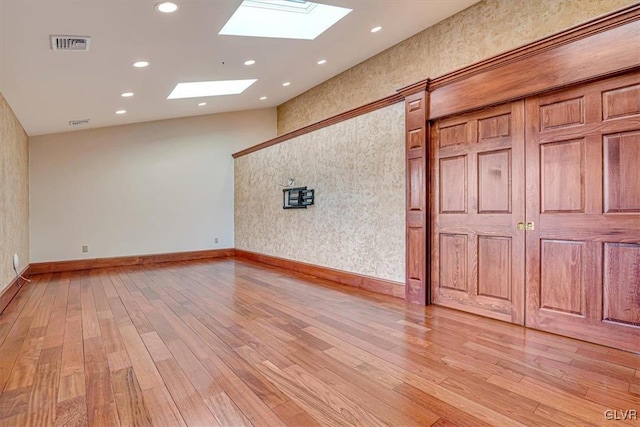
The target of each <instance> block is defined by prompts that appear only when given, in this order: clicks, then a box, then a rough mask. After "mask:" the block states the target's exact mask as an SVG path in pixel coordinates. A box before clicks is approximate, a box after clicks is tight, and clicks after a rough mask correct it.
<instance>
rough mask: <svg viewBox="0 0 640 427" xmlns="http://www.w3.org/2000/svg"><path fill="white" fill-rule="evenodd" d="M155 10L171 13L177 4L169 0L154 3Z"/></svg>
mask: <svg viewBox="0 0 640 427" xmlns="http://www.w3.org/2000/svg"><path fill="white" fill-rule="evenodd" d="M156 10H157V11H158V12H162V13H173V12H175V11H176V10H178V5H177V4H175V3H171V2H170V1H165V2H163V3H158V4H157V5H156Z"/></svg>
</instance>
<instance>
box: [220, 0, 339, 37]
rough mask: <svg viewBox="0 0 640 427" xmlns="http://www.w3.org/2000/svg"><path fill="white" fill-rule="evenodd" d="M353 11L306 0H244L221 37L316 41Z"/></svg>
mask: <svg viewBox="0 0 640 427" xmlns="http://www.w3.org/2000/svg"><path fill="white" fill-rule="evenodd" d="M349 12H351V9H347V8H344V7H338V6H330V5H326V4H320V3H312V2H310V1H302V0H244V1H243V2H242V4H240V7H238V9H237V10H236V11H235V13H234V14H233V15H232V16H231V18H230V19H229V20H228V21H227V23H226V24H225V26H224V27H223V28H222V30H220V33H218V34H222V35H229V36H248V37H273V38H280V39H302V40H314V39H315V38H316V37H318V36H319V35H320V34H322V33H324V32H325V31H326V30H327V29H329V28H330V27H331V26H332V25H333V24H335V23H336V22H338V21H339V20H341V19H342V18H344V17H345V16H346V15H347V14H348V13H349Z"/></svg>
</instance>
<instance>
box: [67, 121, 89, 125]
mask: <svg viewBox="0 0 640 427" xmlns="http://www.w3.org/2000/svg"><path fill="white" fill-rule="evenodd" d="M88 124H89V119H81V120H71V121H69V126H85V125H88Z"/></svg>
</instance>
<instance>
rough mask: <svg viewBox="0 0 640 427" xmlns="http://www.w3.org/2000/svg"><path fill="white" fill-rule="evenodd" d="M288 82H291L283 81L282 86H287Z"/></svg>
mask: <svg viewBox="0 0 640 427" xmlns="http://www.w3.org/2000/svg"><path fill="white" fill-rule="evenodd" d="M290 84H291V82H284V83H282V86H285V87H286V86H289V85H290Z"/></svg>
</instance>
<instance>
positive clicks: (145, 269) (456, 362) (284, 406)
mask: <svg viewBox="0 0 640 427" xmlns="http://www.w3.org/2000/svg"><path fill="white" fill-rule="evenodd" d="M0 390H2V393H1V394H0V425H3V426H4V425H7V426H9V425H10V426H21V425H34V426H43V425H92V426H110V425H123V426H129V425H158V426H173V425H176V426H177V425H189V426H192V425H193V426H200V425H206V426H212V425H221V426H249V425H254V426H281V425H290V426H316V425H366V426H375V425H391V426H411V425H416V426H417V425H420V426H428V425H436V426H484V425H502V426H519V425H534V426H542V425H552V426H555V425H564V426H576V425H603V424H607V425H609V424H610V425H638V421H637V420H634V419H633V416H632V414H633V413H631V416H629V412H626V413H625V414H627V419H626V420H618V421H616V422H614V421H611V422H607V419H606V416H607V413H606V411H607V410H615V411H617V412H615V415H616V417H617V418H622V412H621V410H624V411H627V410H636V411H638V412H640V355H636V354H632V353H626V352H622V351H617V350H613V349H610V348H606V347H601V346H597V345H593V344H589V343H585V342H581V341H577V340H572V339H569V338H563V337H559V336H555V335H551V334H547V333H544V332H538V331H534V330H527V329H524V328H522V327H519V326H515V325H510V324H507V323H502V322H499V321H495V320H491V319H486V318H481V317H478V316H474V315H470V314H466V313H461V312H457V311H454V310H450V309H446V308H439V307H426V308H425V307H419V306H415V305H409V304H406V303H405V302H404V301H401V300H398V299H393V298H390V297H385V296H382V295H377V294H372V293H369V292H367V291H363V290H360V289H356V288H350V287H346V286H341V285H336V284H333V283H331V282H327V281H323V280H319V279H314V278H310V277H306V276H303V275H300V274H291V273H288V272H285V271H283V270H279V269H276V268H271V267H265V266H262V265H260V264H253V263H249V262H245V261H238V260H233V259H219V260H212V261H193V262H178V263H167V264H161V265H143V266H133V267H126V268H107V269H99V270H91V271H83V272H75V273H69V272H67V273H57V274H43V275H39V276H34V277H33V282H32V284H31V285H29V286H28V287H26V288H24V289H23V290H21V291H20V292H19V294H18V295H17V296H16V299H14V301H13V302H12V303H11V304H10V305H9V307H8V308H7V310H6V311H5V313H4V314H3V315H2V316H0ZM613 414H614V413H609V416H613Z"/></svg>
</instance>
